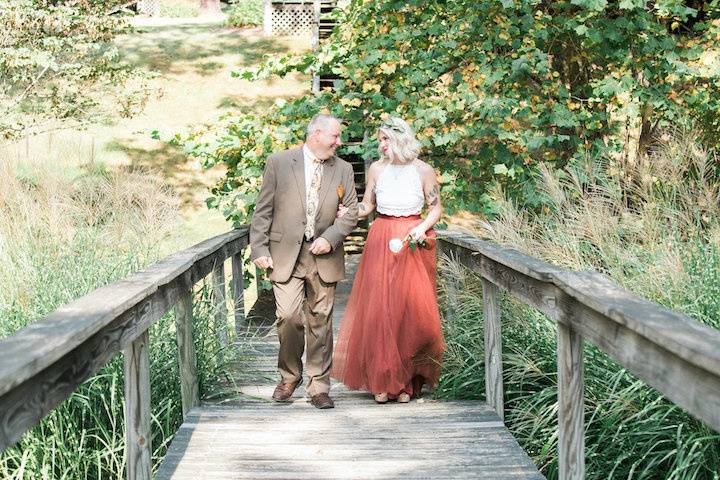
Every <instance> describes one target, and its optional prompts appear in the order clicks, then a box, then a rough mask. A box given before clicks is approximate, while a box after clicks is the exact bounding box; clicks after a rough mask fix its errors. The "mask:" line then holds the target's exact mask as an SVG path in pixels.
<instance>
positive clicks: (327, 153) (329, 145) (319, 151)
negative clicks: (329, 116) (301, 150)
mask: <svg viewBox="0 0 720 480" xmlns="http://www.w3.org/2000/svg"><path fill="white" fill-rule="evenodd" d="M341 130H342V129H341V126H340V123H339V122H336V121H332V122H329V123H328V124H327V125H325V126H324V127H323V128H318V129H317V130H315V134H314V137H315V142H313V143H314V144H315V145H313V147H315V148H313V153H315V155H317V157H318V158H319V159H320V160H327V159H328V158H330V157H332V156H333V155H335V151H336V150H337V149H338V147H339V146H340V145H342V141H341V140H340V133H341Z"/></svg>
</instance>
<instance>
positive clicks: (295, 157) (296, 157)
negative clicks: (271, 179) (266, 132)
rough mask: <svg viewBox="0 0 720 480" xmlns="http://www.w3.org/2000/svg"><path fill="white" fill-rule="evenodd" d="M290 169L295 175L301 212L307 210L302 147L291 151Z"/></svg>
mask: <svg viewBox="0 0 720 480" xmlns="http://www.w3.org/2000/svg"><path fill="white" fill-rule="evenodd" d="M292 171H293V174H294V175H295V183H296V184H297V190H298V194H299V195H300V201H301V202H302V207H303V212H305V211H307V198H306V197H307V193H306V192H305V158H304V157H303V151H302V147H301V148H297V149H295V151H293V153H292Z"/></svg>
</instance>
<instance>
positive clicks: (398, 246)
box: [388, 238, 403, 253]
mask: <svg viewBox="0 0 720 480" xmlns="http://www.w3.org/2000/svg"><path fill="white" fill-rule="evenodd" d="M402 247H403V241H402V240H400V239H399V238H392V239H390V242H389V243H388V248H390V251H391V252H393V253H398V252H399V251H400V250H402Z"/></svg>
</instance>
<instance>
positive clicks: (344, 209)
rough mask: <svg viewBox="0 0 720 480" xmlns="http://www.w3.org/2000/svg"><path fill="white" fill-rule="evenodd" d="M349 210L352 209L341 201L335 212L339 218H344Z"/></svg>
mask: <svg viewBox="0 0 720 480" xmlns="http://www.w3.org/2000/svg"><path fill="white" fill-rule="evenodd" d="M348 210H350V209H349V208H348V207H346V206H345V205H343V204H342V203H341V204H339V205H338V211H337V213H336V214H335V216H336V217H337V218H342V217H344V216H345V214H346V213H347V211H348Z"/></svg>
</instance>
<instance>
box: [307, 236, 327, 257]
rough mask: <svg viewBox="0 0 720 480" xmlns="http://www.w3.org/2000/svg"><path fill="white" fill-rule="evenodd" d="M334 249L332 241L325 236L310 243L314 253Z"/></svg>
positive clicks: (319, 253) (311, 251)
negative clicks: (331, 244)
mask: <svg viewBox="0 0 720 480" xmlns="http://www.w3.org/2000/svg"><path fill="white" fill-rule="evenodd" d="M330 250H332V247H331V246H330V242H328V241H327V240H325V239H324V238H323V237H319V238H316V239H315V241H314V242H313V243H312V245H310V253H312V254H313V255H322V254H323V253H328V252H329V251H330Z"/></svg>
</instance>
